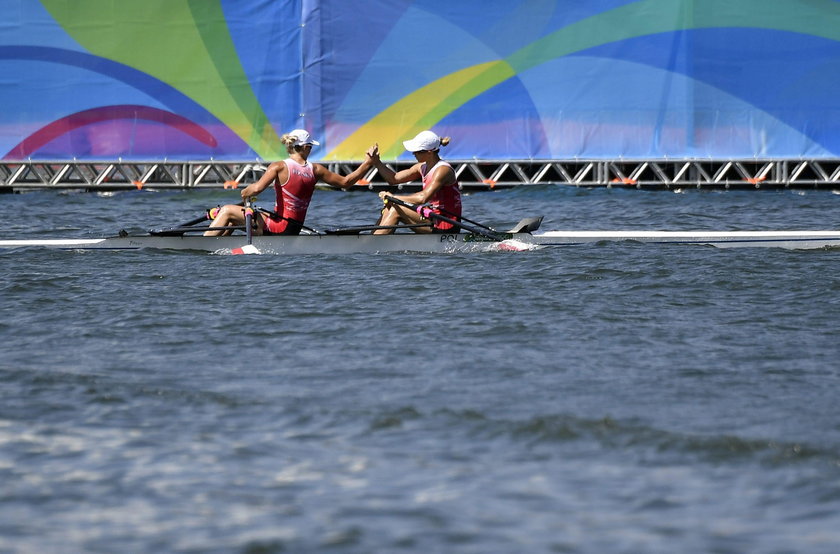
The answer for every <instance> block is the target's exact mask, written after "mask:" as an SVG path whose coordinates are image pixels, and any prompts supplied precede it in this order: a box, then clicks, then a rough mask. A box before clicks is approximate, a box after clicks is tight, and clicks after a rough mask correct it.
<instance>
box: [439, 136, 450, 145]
mask: <svg viewBox="0 0 840 554" xmlns="http://www.w3.org/2000/svg"><path fill="white" fill-rule="evenodd" d="M450 140H452V139H450V138H449V137H441V139H440V145H441V146H446V145H447V144H449V141H450Z"/></svg>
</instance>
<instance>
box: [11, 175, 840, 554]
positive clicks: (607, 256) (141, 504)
mask: <svg viewBox="0 0 840 554" xmlns="http://www.w3.org/2000/svg"><path fill="white" fill-rule="evenodd" d="M233 196H235V194H234V193H231V192H227V193H224V192H192V193H163V192H159V193H155V192H149V191H142V192H128V193H118V194H114V195H96V194H92V193H66V194H61V193H56V192H37V193H29V194H22V195H6V196H0V215H2V220H3V231H2V232H0V236H2V237H3V238H18V237H19V236H21V233H23V232H24V231H25V230H27V229H28V228H30V227H33V228H34V230H33V232H32V234H33V235H34V236H41V237H46V236H55V237H68V236H77V237H84V236H89V235H101V234H113V233H114V231H116V230H117V229H119V228H121V227H125V228H128V229H132V230H142V229H146V228H149V227H161V226H166V225H169V224H172V223H176V222H179V221H185V220H188V219H191V218H192V217H194V216H195V215H196V213H197V212H198V211H200V209H202V208H204V207H207V206H211V205H215V204H216V203H219V202H223V201H225V199H228V198H232V197H233ZM263 201H264V203H265V204H268V199H263ZM377 201H378V200H377V199H376V198H375V196H374V195H372V194H370V193H349V194H348V193H333V192H319V193H317V194H316V201H315V203H314V205H313V207H312V208H311V211H310V219H309V221H308V223H310V224H312V225H315V226H317V225H324V226H326V225H335V224H340V223H346V224H360V223H367V222H370V221H372V220H374V219H375V217H376V209H377V206H376V202H377ZM465 206H466V209H467V210H468V213H469V214H470V215H471V216H473V218H474V219H478V220H482V221H488V222H493V223H501V222H506V221H513V220H516V219H519V218H520V217H524V216H527V215H536V214H545V216H546V220H545V223H544V224H543V228H544V229H598V228H602V229H617V228H625V229H628V228H652V229H670V230H686V229H717V230H726V229H808V228H811V229H822V228H840V217H838V216H840V195H837V194H833V193H832V192H830V191H809V192H806V193H800V192H791V191H780V192H779V191H773V192H769V191H755V192H752V191H750V192H736V191H729V192H706V191H694V190H692V191H688V192H686V193H683V194H675V193H673V192H665V191H661V192H642V191H623V190H576V189H566V188H558V187H538V188H520V189H514V190H507V191H499V192H493V193H480V194H474V195H470V196H468V197H467V198H466V199H465ZM838 273H840V252H838V251H837V250H816V251H785V250H780V249H762V248H758V249H735V250H718V249H714V248H710V247H702V246H657V245H641V244H634V243H626V244H601V245H592V246H581V247H569V248H556V249H543V250H537V251H531V252H519V253H511V252H495V253H482V254H479V253H472V254H450V255H422V254H387V255H348V256H300V257H289V258H283V257H270V256H218V255H208V254H199V253H170V252H87V253H82V252H61V251H48V250H37V249H31V250H27V249H24V250H17V251H6V252H3V251H0V299H1V300H0V337H2V356H0V379H2V385H0V483H2V485H0V487H2V488H0V551H3V552H6V551H9V552H82V551H85V552H254V553H256V552H260V553H264V552H320V551H324V552H476V553H485V552H494V553H495V552H499V553H519V552H586V553H603V552H627V553H635V552H663V553H665V552H669V553H670V552H721V553H723V552H773V553H775V552H779V553H781V552H826V553H831V552H838V551H840V401H838V385H840V362H838V360H839V359H840V346H839V345H838V340H840V333H838V323H839V322H840V298H838V296H839V295H840V277H838Z"/></svg>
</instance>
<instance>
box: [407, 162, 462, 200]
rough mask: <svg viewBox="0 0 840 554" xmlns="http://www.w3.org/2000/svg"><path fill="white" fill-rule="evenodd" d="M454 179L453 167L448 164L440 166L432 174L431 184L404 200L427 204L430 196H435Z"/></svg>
mask: <svg viewBox="0 0 840 554" xmlns="http://www.w3.org/2000/svg"><path fill="white" fill-rule="evenodd" d="M453 181H455V172H454V171H452V168H450V167H446V166H443V167H438V168H437V169H436V170H435V174H434V175H433V176H432V182H431V183H430V184H429V186H427V187H426V188H424V189H423V190H420V191H418V192H416V193H414V194H412V195H411V196H412V198H411V199H409V198H404V200H406V201H407V202H414V203H415V204H425V203H426V202H428V201H429V199H430V198H434V197H435V195H436V194H437V193H438V191H439V190H440V189H442V188H443V187H444V186H446V185H447V184H448V183H451V182H453Z"/></svg>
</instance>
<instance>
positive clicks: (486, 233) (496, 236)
mask: <svg viewBox="0 0 840 554" xmlns="http://www.w3.org/2000/svg"><path fill="white" fill-rule="evenodd" d="M385 201H386V202H393V203H394V204H398V205H400V206H404V207H406V208H410V209H412V210H418V208H421V206H418V205H416V204H412V203H411V202H406V201H405V200H401V199H399V198H397V197H395V196H386V197H385ZM420 215H423V216H425V217H427V218H429V219H437V220H438V221H443V222H444V223H449V224H450V225H454V226H456V227H457V228H459V229H464V230H465V231H469V232H471V233H473V234H475V235H481V236H482V237H486V238H488V239H491V240H497V241H503V240H505V238H507V237H505V236H504V235H502V234H501V233H497V232H496V231H493V230H492V229H490V228H489V227H485V228H481V227H478V226H476V225H471V224H468V223H464V222H463V221H458V220H455V219H452V218H449V217H446V216H444V215H441V214H439V213H435V212H434V211H433V210H432V209H431V208H427V209H425V210H422V213H421V214H420Z"/></svg>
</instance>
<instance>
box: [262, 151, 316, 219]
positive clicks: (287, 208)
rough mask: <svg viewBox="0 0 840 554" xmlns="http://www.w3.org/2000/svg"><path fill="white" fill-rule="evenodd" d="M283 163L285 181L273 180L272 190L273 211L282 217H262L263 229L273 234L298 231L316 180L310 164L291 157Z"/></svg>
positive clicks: (304, 217) (304, 216)
mask: <svg viewBox="0 0 840 554" xmlns="http://www.w3.org/2000/svg"><path fill="white" fill-rule="evenodd" d="M285 163H286V169H287V170H288V174H289V176H288V178H287V179H286V182H285V183H283V184H280V183H279V182H277V180H275V181H274V192H275V194H276V195H277V200H276V201H275V206H274V211H275V212H277V213H278V214H280V215H281V216H282V217H283V218H282V219H274V218H272V217H266V218H265V219H264V223H265V230H266V231H268V232H269V233H271V234H273V235H297V234H298V233H300V229H301V226H302V225H303V221H304V220H305V219H306V210H308V209H309V202H310V201H311V200H312V193H313V192H315V184H316V183H317V182H318V179H317V178H316V177H315V174H314V173H313V172H312V164H306V165H301V164H299V163H298V162H296V161H295V160H293V159H291V158H289V159H287V160H285Z"/></svg>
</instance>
